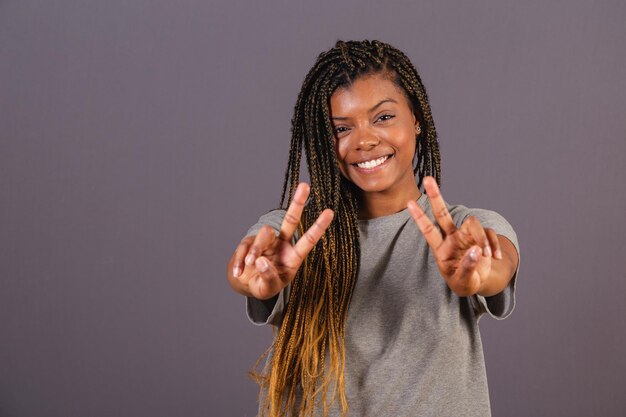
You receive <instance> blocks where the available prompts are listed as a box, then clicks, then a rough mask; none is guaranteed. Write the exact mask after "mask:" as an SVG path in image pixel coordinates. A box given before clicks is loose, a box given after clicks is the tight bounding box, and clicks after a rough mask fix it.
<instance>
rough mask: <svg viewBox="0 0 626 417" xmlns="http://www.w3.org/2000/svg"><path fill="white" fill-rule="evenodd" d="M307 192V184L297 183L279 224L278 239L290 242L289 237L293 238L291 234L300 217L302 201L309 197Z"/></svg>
mask: <svg viewBox="0 0 626 417" xmlns="http://www.w3.org/2000/svg"><path fill="white" fill-rule="evenodd" d="M309 192H310V189H309V184H307V183H306V182H301V183H300V184H298V188H296V192H295V193H294V195H293V200H291V204H289V207H288V208H287V213H286V214H285V218H284V219H283V222H282V224H281V225H280V233H279V234H278V238H279V239H281V240H284V241H287V242H291V239H293V235H294V233H295V232H296V229H297V228H298V224H299V223H300V217H302V210H304V203H306V199H307V198H309Z"/></svg>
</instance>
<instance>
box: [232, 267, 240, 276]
mask: <svg viewBox="0 0 626 417" xmlns="http://www.w3.org/2000/svg"><path fill="white" fill-rule="evenodd" d="M239 275H241V268H239V267H238V266H236V267H234V268H233V276H234V277H235V278H239Z"/></svg>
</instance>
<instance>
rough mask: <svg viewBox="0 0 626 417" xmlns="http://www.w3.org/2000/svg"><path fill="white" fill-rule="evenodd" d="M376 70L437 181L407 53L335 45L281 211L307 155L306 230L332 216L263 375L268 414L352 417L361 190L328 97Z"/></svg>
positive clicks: (421, 93) (306, 110)
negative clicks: (347, 167) (349, 382)
mask: <svg viewBox="0 0 626 417" xmlns="http://www.w3.org/2000/svg"><path fill="white" fill-rule="evenodd" d="M375 73H383V74H385V75H389V76H390V77H391V78H390V79H391V80H392V81H393V82H394V83H395V84H396V85H397V86H398V87H399V88H400V89H401V90H402V91H403V92H404V93H405V94H406V96H407V98H408V99H409V103H410V104H411V107H412V110H413V112H414V114H415V116H416V118H417V120H418V121H419V123H420V127H421V130H422V133H420V134H419V135H418V137H417V140H416V149H415V167H414V173H415V174H417V177H418V179H417V180H418V187H421V184H422V179H423V178H424V176H426V175H432V176H434V177H435V178H436V180H437V182H438V183H440V178H441V172H440V168H439V166H440V156H439V146H438V142H437V133H436V130H435V124H434V122H433V119H432V114H431V110H430V105H429V103H428V96H427V95H426V90H425V89H424V86H423V84H422V81H421V79H420V76H419V75H418V73H417V70H416V69H415V67H414V66H413V64H411V62H410V61H409V59H408V58H407V57H406V55H404V54H403V53H402V52H400V51H399V50H397V49H395V48H393V47H392V46H390V45H388V44H385V43H382V42H379V41H371V42H370V41H362V42H355V41H349V42H343V41H338V42H337V44H336V45H335V47H334V48H333V49H331V50H329V51H327V52H323V53H322V54H320V55H319V56H318V58H317V61H316V62H315V64H314V66H313V68H312V69H311V70H310V71H309V73H308V74H307V76H306V78H305V80H304V82H303V85H302V89H301V91H300V94H299V95H298V99H297V102H296V106H295V109H294V115H293V118H292V121H291V122H292V137H291V148H290V151H289V161H288V164H287V170H286V172H285V182H284V185H283V191H282V195H281V199H280V205H281V207H287V206H288V205H289V204H290V203H291V201H292V199H293V196H294V193H295V190H296V187H297V185H298V181H299V178H300V161H301V158H302V150H303V149H304V152H305V155H306V161H307V166H308V170H309V176H310V180H311V194H310V198H309V201H308V203H307V206H306V208H305V210H304V213H303V215H302V219H301V223H300V225H299V233H300V235H302V234H303V233H304V231H305V230H307V229H308V228H309V227H311V226H312V225H313V223H314V222H315V220H316V219H317V217H318V216H319V215H320V213H321V212H322V211H323V210H324V209H326V208H331V209H333V211H334V212H335V217H334V220H333V222H332V223H331V224H330V226H329V228H328V229H327V230H326V232H325V233H324V235H323V236H322V238H321V240H320V241H319V242H318V244H317V245H316V247H315V248H314V249H313V250H312V251H311V252H310V254H309V255H308V257H307V258H306V260H305V261H304V263H303V265H302V267H301V268H300V270H299V271H298V273H297V275H296V277H295V279H294V281H293V282H292V283H291V289H290V295H289V300H288V303H287V307H286V310H285V312H284V316H283V322H282V325H281V327H280V330H279V331H278V334H277V336H276V338H275V341H274V344H273V355H272V357H271V359H270V362H269V364H268V365H269V368H268V370H267V372H266V373H264V374H263V375H261V376H260V377H259V382H260V384H261V392H262V393H263V392H265V391H266V392H267V396H266V397H265V400H264V402H263V405H262V414H263V415H265V414H266V413H269V415H270V416H272V417H274V416H285V415H287V414H292V415H304V416H312V415H313V410H314V408H315V406H316V405H317V406H319V405H320V404H323V410H324V415H326V414H327V411H328V407H329V406H330V404H332V402H333V401H335V400H336V399H337V398H338V399H339V402H340V404H341V408H342V412H343V414H344V415H345V414H346V413H347V408H348V407H347V401H346V396H345V388H344V387H345V385H344V366H345V357H344V334H345V323H346V319H347V315H348V307H349V305H350V299H351V297H352V292H353V289H354V285H355V283H356V279H357V275H358V271H359V261H360V246H359V231H358V225H357V215H358V209H359V207H358V193H359V190H358V188H357V187H356V186H355V185H354V184H352V183H350V182H349V181H348V180H346V179H345V178H344V177H343V176H342V175H341V172H340V170H339V164H338V162H337V154H336V149H335V144H334V135H333V126H332V122H331V115H330V98H331V96H332V94H333V93H334V91H335V90H337V88H340V87H345V86H349V85H350V84H351V83H352V82H354V81H355V80H356V79H358V78H359V77H362V76H364V75H367V74H375ZM330 388H333V389H332V390H330ZM327 397H330V398H327ZM327 400H330V401H327Z"/></svg>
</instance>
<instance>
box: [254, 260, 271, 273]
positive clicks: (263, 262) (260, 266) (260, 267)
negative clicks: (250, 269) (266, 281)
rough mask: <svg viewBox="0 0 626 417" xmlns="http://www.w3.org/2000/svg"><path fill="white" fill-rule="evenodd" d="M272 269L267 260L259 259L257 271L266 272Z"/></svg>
mask: <svg viewBox="0 0 626 417" xmlns="http://www.w3.org/2000/svg"><path fill="white" fill-rule="evenodd" d="M269 268H270V266H269V265H268V264H267V261H266V260H265V259H259V260H258V261H257V263H256V269H258V270H259V271H261V272H265V271H267V270H268V269H269Z"/></svg>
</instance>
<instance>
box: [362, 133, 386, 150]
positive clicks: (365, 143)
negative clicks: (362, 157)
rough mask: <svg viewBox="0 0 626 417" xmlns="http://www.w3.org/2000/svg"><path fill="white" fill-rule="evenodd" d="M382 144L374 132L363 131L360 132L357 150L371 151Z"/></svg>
mask: <svg viewBox="0 0 626 417" xmlns="http://www.w3.org/2000/svg"><path fill="white" fill-rule="evenodd" d="M379 143H380V139H379V138H378V136H376V135H375V134H374V133H373V132H370V131H369V130H363V131H361V132H359V136H358V139H357V150H366V151H367V150H370V149H372V148H374V147H376V146H377V145H378V144H379Z"/></svg>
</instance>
